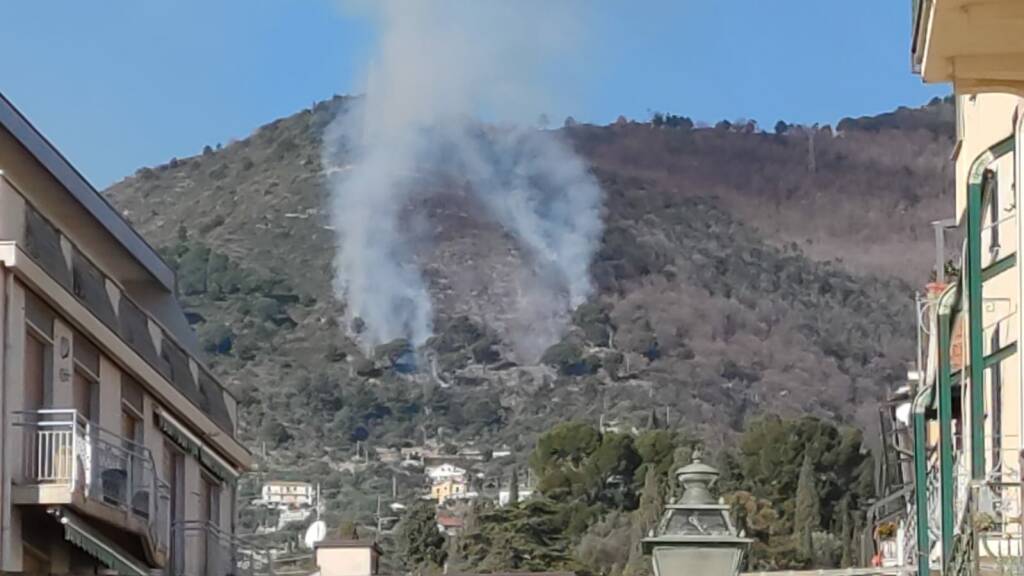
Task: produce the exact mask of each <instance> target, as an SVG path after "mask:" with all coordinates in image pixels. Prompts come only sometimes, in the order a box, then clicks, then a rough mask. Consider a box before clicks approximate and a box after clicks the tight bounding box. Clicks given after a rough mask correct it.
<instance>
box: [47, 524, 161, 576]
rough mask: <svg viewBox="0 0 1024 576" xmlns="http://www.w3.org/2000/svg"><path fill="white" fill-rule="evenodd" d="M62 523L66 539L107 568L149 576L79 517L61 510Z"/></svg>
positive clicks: (134, 575) (129, 575) (129, 556)
mask: <svg viewBox="0 0 1024 576" xmlns="http://www.w3.org/2000/svg"><path fill="white" fill-rule="evenodd" d="M60 523H61V524H63V525H64V539H65V540H67V541H68V542H71V543H72V544H74V545H75V546H78V547H79V548H81V549H82V550H83V551H85V553H87V554H89V555H90V556H92V557H93V558H95V559H97V560H99V561H100V562H102V563H103V564H104V565H105V566H106V567H107V568H110V569H111V570H117V573H118V574H123V575H127V576H149V569H148V568H146V567H145V566H144V565H142V564H140V563H138V562H136V561H135V559H133V558H132V556H131V554H128V553H127V552H125V551H124V550H122V549H121V548H120V547H119V546H118V545H117V544H114V543H113V542H111V541H110V540H108V539H107V538H106V537H104V536H103V535H102V534H100V533H99V532H97V531H96V530H95V529H93V528H92V527H91V526H89V524H88V523H86V522H84V521H83V520H82V519H81V518H79V517H78V516H75V515H74V514H71V513H69V512H67V511H66V510H61V512H60Z"/></svg>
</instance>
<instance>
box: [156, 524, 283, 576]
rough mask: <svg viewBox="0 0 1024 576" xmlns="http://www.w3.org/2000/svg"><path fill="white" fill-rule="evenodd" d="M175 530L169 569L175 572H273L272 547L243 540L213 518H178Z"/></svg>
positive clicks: (207, 575)
mask: <svg viewBox="0 0 1024 576" xmlns="http://www.w3.org/2000/svg"><path fill="white" fill-rule="evenodd" d="M171 532H172V539H173V542H172V544H171V569H170V571H169V572H168V573H169V574H171V575H172V576H183V575H185V574H201V575H203V576H227V575H238V576H242V575H245V576H259V575H263V574H271V573H272V567H271V564H272V560H271V556H270V554H269V551H267V550H264V549H259V548H256V547H253V546H250V545H247V544H245V543H243V542H242V541H241V540H238V539H237V538H235V537H234V536H232V535H231V534H230V533H229V532H226V531H224V530H221V529H220V528H219V527H218V526H217V525H216V524H214V523H212V522H206V521H199V520H193V521H184V522H175V523H174V525H173V526H172V527H171ZM190 563H191V564H190Z"/></svg>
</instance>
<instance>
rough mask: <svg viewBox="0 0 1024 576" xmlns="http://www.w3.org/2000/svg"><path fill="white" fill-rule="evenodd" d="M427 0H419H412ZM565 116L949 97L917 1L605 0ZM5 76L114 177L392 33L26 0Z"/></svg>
mask: <svg viewBox="0 0 1024 576" xmlns="http://www.w3.org/2000/svg"><path fill="white" fill-rule="evenodd" d="M409 1H416V0H409ZM586 6H587V7H588V8H589V13H588V15H587V22H588V26H587V27H588V34H587V36H588V40H587V42H586V46H585V47H584V49H585V51H586V54H587V62H588V64H587V66H584V67H582V68H580V69H573V70H566V71H565V73H564V74H562V75H559V76H558V77H557V78H555V79H554V80H553V82H554V83H555V85H553V86H551V87H550V90H551V91H552V92H554V93H558V94H564V95H566V96H565V97H564V98H561V99H559V100H558V101H557V105H556V106H557V108H556V109H553V110H551V111H550V112H549V116H550V117H551V118H552V119H553V120H555V121H558V120H560V119H561V118H564V117H565V116H566V115H569V114H571V115H573V116H575V117H576V118H577V119H578V120H583V121H590V122H597V123H607V122H610V121H612V120H614V119H615V118H616V117H617V116H618V115H619V114H623V115H625V116H627V117H631V118H647V117H648V116H649V111H651V110H661V111H668V112H673V113H676V114H683V115H687V116H691V117H693V118H694V119H697V120H705V121H708V122H715V121H717V120H720V119H723V118H726V119H730V120H735V119H737V118H753V119H756V120H757V121H759V122H760V123H761V124H762V125H763V126H771V125H773V124H774V123H775V121H776V120H778V119H785V120H787V121H789V122H807V123H810V122H823V123H835V122H836V121H838V120H839V119H841V118H843V117H844V116H858V115H864V114H875V113H879V112H884V111H887V110H891V109H893V108H895V107H897V106H901V105H918V104H921V103H924V102H926V101H927V100H928V99H930V98H931V97H933V96H936V95H944V94H947V93H948V91H949V89H948V88H947V87H944V86H937V87H936V86H923V85H922V84H921V82H920V80H919V79H918V78H917V77H915V76H914V75H912V74H911V73H910V65H909V49H908V44H909V34H910V23H909V20H910V15H909V12H910V6H909V3H908V2H905V1H894V0H858V1H856V2H848V1H840V0H701V1H697V0H630V1H626V0H591V1H590V2H589V3H587V4H586ZM3 13H4V20H5V21H6V22H8V23H17V25H11V26H5V28H4V33H3V34H0V54H2V56H0V58H2V59H3V64H2V66H0V91H3V92H4V94H6V95H7V96H8V98H10V99H11V100H12V101H13V102H14V103H15V105H17V106H18V107H19V108H20V109H21V110H22V112H24V113H25V114H26V115H27V116H28V117H29V119H30V120H31V121H32V122H33V123H34V124H35V125H36V126H37V127H38V128H40V129H41V130H42V131H43V132H44V133H45V134H46V135H47V136H48V137H49V138H50V139H51V140H53V141H54V143H55V144H56V145H57V146H58V148H60V149H61V150H62V151H63V152H64V153H65V154H66V155H67V156H68V157H69V158H70V159H71V161H72V162H73V163H74V164H75V165H76V166H77V167H78V168H79V169H80V170H81V171H82V172H83V173H84V174H85V175H86V176H87V177H88V178H90V179H91V180H92V181H93V183H94V184H96V185H97V186H99V187H103V186H106V185H108V184H110V183H112V182H114V181H116V180H118V179H120V178H122V177H124V176H126V175H128V174H131V173H132V172H134V171H135V169H137V168H138V167H140V166H144V165H152V164H158V163H162V162H166V161H167V160H168V159H170V158H171V157H174V156H178V157H182V156H188V155H192V154H195V153H198V152H199V151H200V150H201V149H202V147H203V146H204V145H206V144H211V145H212V144H216V143H218V142H224V143H226V142H228V141H229V140H231V139H232V138H241V137H244V136H246V135H248V134H249V133H251V132H252V131H253V130H254V129H255V128H257V127H258V126H260V125H262V124H265V123H267V122H269V121H271V120H273V119H275V118H278V117H281V116H286V115H289V114H292V113H294V112H296V111H298V110H300V109H301V108H304V107H309V106H310V105H311V104H312V103H313V102H314V101H317V100H323V99H325V98H328V97H330V96H331V95H333V94H335V93H339V94H341V93H351V92H354V91H356V90H357V89H358V88H357V87H358V86H359V85H360V82H359V78H360V77H361V75H360V71H361V70H364V69H365V66H366V62H367V59H368V58H369V57H370V55H371V54H372V48H373V44H374V41H375V38H376V36H375V35H376V33H377V31H376V30H375V29H374V28H373V26H372V24H371V23H370V22H368V21H366V20H363V19H361V18H360V17H359V16H358V15H356V14H354V13H352V12H345V11H342V10H339V9H338V6H337V4H336V2H335V0H173V1H171V0H163V1H159V0H144V1H143V0H104V1H102V2H76V1H73V0H12V1H10V2H5V3H4V10H3Z"/></svg>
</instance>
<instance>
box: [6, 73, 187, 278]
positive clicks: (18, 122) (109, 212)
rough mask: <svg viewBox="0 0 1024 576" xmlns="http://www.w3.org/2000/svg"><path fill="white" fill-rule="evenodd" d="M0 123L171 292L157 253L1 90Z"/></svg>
mask: <svg viewBox="0 0 1024 576" xmlns="http://www.w3.org/2000/svg"><path fill="white" fill-rule="evenodd" d="M0 125H3V127H4V128H6V129H7V131H9V132H10V133H11V134H12V135H13V136H14V137H15V138H16V139H17V140H18V142H19V143H20V144H21V145H22V146H23V147H24V148H25V149H26V150H28V152H29V153H30V154H31V155H32V156H33V157H34V158H35V159H36V160H37V161H38V162H39V163H40V164H41V165H42V166H43V168H45V169H46V170H47V172H49V173H50V174H51V175H52V176H53V177H54V179H56V180H57V181H58V182H59V183H60V184H61V185H62V186H64V188H65V189H67V190H68V192H70V193H71V196H72V197H73V198H74V199H75V200H76V201H77V202H78V203H79V204H80V205H81V206H82V207H83V208H85V210H86V211H87V212H89V214H91V215H92V216H93V218H95V219H96V220H97V221H98V222H99V223H100V225H102V226H103V227H104V228H105V229H106V230H107V231H108V232H109V233H110V235H111V236H113V237H114V238H115V239H116V240H117V241H118V242H119V243H120V244H121V245H122V246H123V247H124V248H125V250H127V251H128V252H129V253H130V254H131V255H132V256H133V257H134V258H135V260H136V261H137V262H138V263H139V264H140V265H142V267H143V268H145V270H146V271H147V272H149V274H150V276H152V277H153V279H155V280H156V281H157V282H159V283H160V284H161V285H162V286H163V287H164V288H165V289H167V291H169V292H174V271H173V270H171V267H170V266H168V265H167V263H166V262H164V260H163V258H161V257H160V254H159V253H157V251H156V250H155V249H154V248H153V247H152V246H150V245H149V243H148V242H146V239H145V238H143V237H142V235H141V234H139V232H138V230H136V229H135V228H134V227H132V225H131V224H129V223H128V221H127V220H125V218H124V216H122V215H121V213H120V212H118V211H117V209H116V208H114V206H113V205H111V204H110V202H109V201H108V200H107V199H106V198H105V197H104V196H103V195H102V194H100V193H99V191H98V190H96V188H95V187H93V185H92V184H90V183H89V181H88V180H86V178H85V176H83V175H82V173H81V172H79V171H78V169H76V168H75V167H74V166H73V165H72V164H71V162H70V161H68V159H67V158H65V157H64V155H63V154H61V152H60V150H58V149H57V147H56V146H54V145H53V143H51V142H50V141H49V140H47V138H46V137H45V136H43V134H42V132H40V131H39V130H38V129H37V128H36V127H35V126H33V125H32V123H31V122H29V120H28V118H26V117H25V115H24V114H22V113H21V111H20V110H18V109H17V108H16V107H15V106H14V104H12V103H11V101H10V100H8V99H7V97H6V96H5V95H4V94H3V93H0Z"/></svg>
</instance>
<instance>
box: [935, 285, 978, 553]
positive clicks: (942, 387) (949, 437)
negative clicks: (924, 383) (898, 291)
mask: <svg viewBox="0 0 1024 576" xmlns="http://www.w3.org/2000/svg"><path fill="white" fill-rule="evenodd" d="M958 296H959V290H957V287H956V285H955V284H954V285H952V286H950V287H948V288H946V290H945V291H944V292H943V293H942V296H940V297H939V306H938V324H939V354H938V355H939V358H938V360H939V361H938V367H939V374H938V382H939V394H938V396H939V480H940V483H939V484H940V485H939V493H940V496H941V501H942V507H941V514H942V565H943V567H945V566H948V565H949V560H950V554H951V552H952V547H953V385H952V378H951V370H950V358H949V352H950V350H949V348H950V346H949V343H950V334H951V332H952V319H953V314H952V312H953V301H954V300H955V299H956V298H957V297H958ZM978 365H979V366H980V365H981V362H979V363H978Z"/></svg>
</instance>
